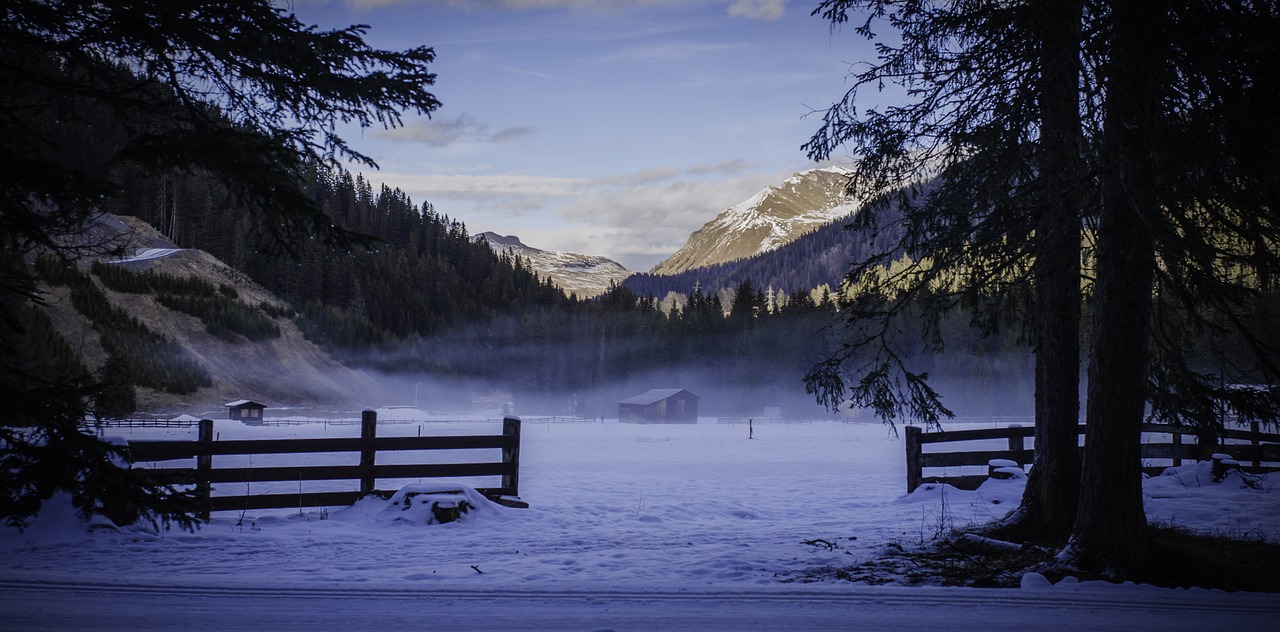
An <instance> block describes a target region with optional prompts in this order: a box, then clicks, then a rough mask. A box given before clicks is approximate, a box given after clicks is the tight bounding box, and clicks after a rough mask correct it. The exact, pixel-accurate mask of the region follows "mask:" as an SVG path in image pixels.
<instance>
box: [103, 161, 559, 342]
mask: <svg viewBox="0 0 1280 632" xmlns="http://www.w3.org/2000/svg"><path fill="white" fill-rule="evenodd" d="M299 177H301V178H303V179H304V180H305V182H306V184H307V189H308V191H309V193H310V195H311V196H313V197H314V199H315V200H316V201H318V202H319V203H320V204H321V206H322V207H323V208H324V209H325V210H326V211H327V212H328V213H329V215H330V216H331V217H332V219H333V222H334V224H336V225H337V226H339V227H341V228H344V229H347V230H350V231H353V232H357V233H361V234H366V235H371V236H373V237H375V238H376V239H377V241H376V242H374V243H373V244H371V246H370V247H369V249H367V250H365V249H360V248H357V249H353V250H351V251H349V252H348V251H342V250H338V249H334V248H331V247H327V246H326V245H324V244H322V243H319V242H317V241H314V240H312V241H308V242H305V243H303V244H301V245H300V247H299V248H298V249H297V252H295V253H292V256H289V254H287V253H286V254H281V253H277V252H273V251H270V250H267V249H265V248H262V247H261V246H262V242H261V240H260V239H258V237H257V234H258V230H257V227H256V226H255V225H254V224H253V223H252V220H251V219H250V217H249V215H248V214H247V213H246V212H244V211H243V210H242V209H240V208H238V206H237V205H236V204H235V202H234V200H231V199H228V198H227V197H226V195H225V194H224V193H223V192H221V191H220V190H219V189H218V187H217V185H216V184H215V183H213V182H211V181H209V180H207V179H204V178H200V177H198V176H193V175H176V174H175V175H173V176H171V177H164V178H138V179H134V180H132V181H130V182H129V185H128V190H127V195H126V196H124V197H123V198H122V199H121V200H120V201H119V202H118V203H117V204H116V208H115V209H114V210H115V211H116V212H117V213H120V214H135V215H138V216H140V217H142V218H143V219H145V220H147V221H148V222H150V223H151V224H153V225H154V226H156V227H157V228H159V229H160V230H161V231H162V232H164V233H165V234H166V235H167V236H168V237H169V238H170V239H172V240H173V241H174V242H176V243H177V244H179V245H180V246H183V247H187V248H198V249H201V250H205V251H208V252H210V253H211V254H213V255H214V256H216V257H218V258H219V259H222V260H223V261H225V262H227V263H228V264H230V265H231V266H232V267H234V268H236V269H238V270H241V271H243V272H245V273H246V274H248V275H249V276H250V277H252V278H253V280H254V281H256V282H258V283H259V284H261V285H263V286H264V287H266V288H268V289H269V290H271V291H272V292H274V293H275V294H276V295H277V296H278V297H280V298H281V299H283V300H285V301H288V302H289V303H291V304H293V305H294V306H295V307H296V308H297V309H298V310H299V311H300V312H302V314H303V321H304V322H305V323H309V324H310V325H311V326H310V328H309V331H310V332H311V333H312V334H314V335H315V336H317V337H319V338H322V339H324V340H325V341H326V342H327V343H329V344H331V345H335V346H340V347H341V346H351V345H361V344H374V343H378V342H382V341H385V340H388V339H391V338H402V337H411V336H424V335H431V334H435V333H438V332H440V331H442V330H444V329H445V328H447V327H449V326H451V325H456V324H459V323H464V322H475V321H477V320H485V319H488V318H491V317H492V316H494V315H496V314H500V313H507V312H510V311H511V310H513V309H515V308H517V307H521V308H523V307H527V306H534V305H540V306H551V305H556V304H559V303H561V302H564V301H566V300H567V299H566V298H565V297H564V295H563V294H562V293H561V292H559V291H558V290H557V289H556V288H555V287H554V286H552V285H551V284H550V283H549V282H548V281H546V280H544V279H540V278H538V277H537V275H535V274H534V273H533V272H532V271H530V270H529V269H527V268H526V267H525V265H524V264H523V263H522V262H521V261H519V260H513V259H511V258H509V257H506V256H503V255H500V254H496V253H494V252H493V251H492V250H490V249H489V248H488V247H486V246H484V245H483V244H476V243H473V242H472V241H471V239H470V238H469V235H468V234H467V229H466V226H464V225H463V224H462V223H461V222H459V221H457V220H454V219H451V218H449V217H448V216H446V215H442V214H440V213H437V212H436V211H435V210H434V208H433V207H432V206H431V204H430V203H423V204H422V205H420V206H419V205H416V204H415V203H414V202H413V201H412V200H411V199H410V198H409V197H408V196H407V195H406V194H404V193H403V192H402V191H400V190H398V189H390V188H388V187H386V186H381V187H379V189H378V190H377V192H376V193H375V192H374V185H373V184H372V183H370V182H369V181H368V180H366V179H364V178H363V177H362V176H360V175H355V176H353V175H352V174H351V173H350V172H347V171H337V170H331V169H325V168H322V167H319V166H316V165H309V166H308V167H307V168H306V171H305V172H304V173H301V174H299Z"/></svg>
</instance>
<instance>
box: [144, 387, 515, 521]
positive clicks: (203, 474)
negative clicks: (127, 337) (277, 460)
mask: <svg viewBox="0 0 1280 632" xmlns="http://www.w3.org/2000/svg"><path fill="white" fill-rule="evenodd" d="M377 426H378V417H377V413H375V412H374V411H371V410H367V411H364V413H363V415H362V417H361V424H360V438H358V439H357V438H343V439H334V438H326V439H249V440H235V441H215V440H214V434H213V420H212V419H203V420H201V421H200V422H199V428H200V431H199V436H198V438H197V439H196V440H195V441H131V442H129V454H130V459H131V460H132V461H133V462H134V463H138V462H144V461H173V460H183V459H195V460H196V463H195V468H183V467H162V468H156V471H157V472H161V473H163V474H164V475H169V476H172V478H173V480H174V481H175V482H176V483H182V482H194V483H195V485H196V486H197V489H199V490H200V492H201V493H202V494H203V495H204V496H205V498H207V499H208V500H209V507H210V509H211V510H212V511H227V510H242V509H279V508H292V507H321V506H332V505H350V504H353V503H355V502H356V501H357V500H359V499H360V498H362V497H364V496H368V495H370V494H376V495H380V496H389V495H391V494H392V493H394V492H395V490H380V489H377V481H378V480H379V479H404V478H440V477H450V478H453V477H475V476H498V477H501V483H500V484H499V486H497V487H487V488H479V489H477V491H479V492H480V493H482V494H484V495H486V496H488V497H490V498H492V499H495V500H498V501H499V502H504V503H505V504H512V505H523V503H520V502H519V501H516V500H512V499H511V498H510V497H516V496H519V495H520V419H519V418H516V417H507V418H505V419H503V420H502V434H499V435H465V436H438V437H378V436H377ZM475 449H495V450H500V451H501V457H500V459H499V460H496V461H492V462H484V463H444V464H440V463H410V464H383V465H376V464H375V463H376V460H377V455H378V453H379V452H392V451H397V452H398V451H415V450H475ZM321 453H358V454H359V456H360V463H359V465H286V466H274V467H231V468H215V467H214V466H213V457H215V456H232V455H263V454H296V455H303V454H321ZM335 480H351V481H358V482H359V490H352V491H326V492H306V493H303V492H301V491H300V492H298V493H291V494H243V495H217V496H214V495H213V494H212V487H211V485H212V484H213V483H246V484H247V483H259V482H272V481H290V482H292V481H297V482H298V483H299V485H301V483H302V482H304V481H335ZM206 517H207V516H206Z"/></svg>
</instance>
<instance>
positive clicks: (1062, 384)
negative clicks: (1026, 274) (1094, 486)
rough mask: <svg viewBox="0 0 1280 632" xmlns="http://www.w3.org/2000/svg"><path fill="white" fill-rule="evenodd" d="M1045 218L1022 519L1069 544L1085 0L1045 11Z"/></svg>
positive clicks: (1076, 467) (1032, 532) (1074, 493)
mask: <svg viewBox="0 0 1280 632" xmlns="http://www.w3.org/2000/svg"><path fill="white" fill-rule="evenodd" d="M1037 12H1038V15H1037V17H1036V20H1037V21H1036V23H1035V24H1036V27H1037V29H1038V35H1039V40H1040V46H1041V49H1040V78H1039V85H1038V90H1039V93H1040V94H1039V101H1040V147H1039V154H1038V156H1039V161H1038V162H1039V164H1038V165H1037V169H1038V171H1039V178H1040V186H1041V189H1040V196H1041V199H1040V216H1039V217H1038V218H1037V221H1036V265H1035V284H1036V285H1035V288H1036V314H1037V316H1038V319H1039V320H1038V323H1037V325H1038V342H1037V346H1036V364H1035V380H1036V391H1035V406H1036V408H1035V413H1036V440H1035V446H1036V451H1035V461H1034V463H1033V464H1032V468H1031V475H1030V479H1029V480H1028V482H1027V488H1026V492H1025V493H1024V494H1023V498H1022V505H1021V506H1020V507H1019V510H1018V511H1017V512H1015V514H1014V516H1016V518H1015V520H1014V524H1016V528H1017V529H1018V530H1019V531H1021V532H1022V534H1023V535H1024V536H1026V537H1030V538H1031V539H1033V540H1037V541H1040V542H1057V543H1061V542H1063V541H1065V540H1066V537H1067V535H1068V534H1069V533H1070V532H1071V526H1072V523H1073V522H1074V520H1075V516H1076V501H1077V499H1078V497H1079V494H1080V454H1079V451H1078V450H1077V435H1076V424H1078V423H1079V420H1080V217H1081V207H1082V206H1083V202H1082V199H1083V195H1082V191H1081V189H1082V187H1081V186H1080V181H1081V171H1082V169H1081V167H1080V160H1081V156H1080V151H1081V146H1082V131H1081V128H1080V109H1079V94H1080V38H1081V19H1082V12H1083V3H1082V2H1080V1H1079V0H1076V1H1072V0H1063V1H1058V2H1049V3H1046V4H1045V5H1043V6H1042V7H1039V8H1037Z"/></svg>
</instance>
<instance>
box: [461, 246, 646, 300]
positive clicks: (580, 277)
mask: <svg viewBox="0 0 1280 632" xmlns="http://www.w3.org/2000/svg"><path fill="white" fill-rule="evenodd" d="M481 238H483V239H484V240H485V241H486V242H488V244H489V247H490V248H493V250H494V251H495V252H505V253H509V254H511V255H512V256H515V257H520V258H522V259H525V260H527V261H528V263H529V266H530V267H531V268H532V269H533V270H534V272H537V273H538V275H539V276H542V277H543V278H546V277H550V278H551V281H552V283H555V284H556V285H557V286H559V287H560V289H562V290H564V292H565V294H570V293H576V294H577V295H578V298H590V297H593V296H596V295H599V294H603V293H604V292H605V291H606V290H608V289H609V284H610V283H619V284H620V283H622V281H623V279H626V278H627V277H629V276H631V271H630V270H627V269H626V268H624V267H623V266H622V264H619V263H618V262H616V261H614V260H612V259H609V258H606V257H600V256H594V255H583V254H578V253H576V252H554V251H549V250H540V249H538V248H534V247H532V246H528V245H525V243H524V242H522V241H520V238H519V237H516V236H514V235H499V234H497V233H493V232H485V233H480V234H479V235H476V236H475V239H481Z"/></svg>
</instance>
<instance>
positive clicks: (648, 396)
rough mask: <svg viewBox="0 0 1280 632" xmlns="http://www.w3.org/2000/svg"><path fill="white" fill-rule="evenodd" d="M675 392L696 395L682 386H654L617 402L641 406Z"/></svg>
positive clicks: (665, 397) (660, 399) (655, 401)
mask: <svg viewBox="0 0 1280 632" xmlns="http://www.w3.org/2000/svg"><path fill="white" fill-rule="evenodd" d="M677 393H688V394H689V395H690V396H692V397H695V398H696V397H698V396H697V395H694V394H693V393H689V391H686V390H684V389H683V388H655V389H653V390H650V391H645V392H643V393H641V394H639V395H636V396H635V397H628V398H626V399H624V400H622V401H619V402H618V403H619V404H638V405H641V406H647V405H649V404H655V403H657V402H660V401H662V400H664V399H667V398H668V397H671V396H672V395H676V394H677Z"/></svg>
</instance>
